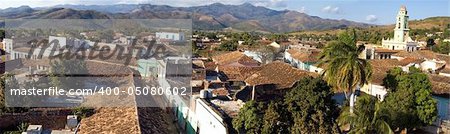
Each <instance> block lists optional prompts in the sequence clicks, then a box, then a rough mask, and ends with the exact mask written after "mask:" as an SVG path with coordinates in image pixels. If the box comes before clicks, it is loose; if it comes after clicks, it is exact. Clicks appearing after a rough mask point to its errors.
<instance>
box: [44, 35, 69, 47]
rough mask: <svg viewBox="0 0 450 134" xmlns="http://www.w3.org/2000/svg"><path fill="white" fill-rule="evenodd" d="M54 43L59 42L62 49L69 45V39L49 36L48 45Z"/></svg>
mask: <svg viewBox="0 0 450 134" xmlns="http://www.w3.org/2000/svg"><path fill="white" fill-rule="evenodd" d="M52 41H58V44H59V46H60V47H64V46H66V45H67V38H66V37H57V36H49V37H48V43H49V44H52ZM55 44H56V42H55ZM52 47H53V46H52Z"/></svg>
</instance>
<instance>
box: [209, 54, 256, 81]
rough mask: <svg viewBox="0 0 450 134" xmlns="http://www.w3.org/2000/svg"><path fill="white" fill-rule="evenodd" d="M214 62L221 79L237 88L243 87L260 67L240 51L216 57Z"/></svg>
mask: <svg viewBox="0 0 450 134" xmlns="http://www.w3.org/2000/svg"><path fill="white" fill-rule="evenodd" d="M212 60H213V61H214V62H215V63H216V65H217V70H216V71H217V73H218V74H219V77H222V78H223V79H225V80H226V81H227V82H229V84H230V85H231V86H235V87H239V86H243V85H244V83H243V81H244V80H245V79H246V78H247V77H248V76H249V75H251V74H252V73H253V72H254V71H256V70H258V69H259V66H260V63H259V62H258V61H256V60H254V59H252V58H250V57H248V56H246V55H245V54H243V53H242V52H239V51H234V52H230V53H225V54H222V55H218V56H214V57H213V58H212Z"/></svg>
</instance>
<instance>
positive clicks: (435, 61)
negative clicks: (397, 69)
mask: <svg viewBox="0 0 450 134" xmlns="http://www.w3.org/2000/svg"><path fill="white" fill-rule="evenodd" d="M392 57H393V58H395V59H399V60H404V59H407V58H410V59H416V60H422V62H421V63H418V64H419V67H418V68H420V69H421V70H422V71H428V72H437V71H439V70H442V69H444V68H445V65H446V64H448V63H449V62H450V56H447V55H443V54H438V53H434V52H433V51H430V50H420V51H414V52H405V51H400V52H398V53H396V54H394V55H393V56H392Z"/></svg>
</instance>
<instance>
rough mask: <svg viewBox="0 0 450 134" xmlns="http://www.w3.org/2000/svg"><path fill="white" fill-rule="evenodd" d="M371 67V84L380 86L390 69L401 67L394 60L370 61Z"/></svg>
mask: <svg viewBox="0 0 450 134" xmlns="http://www.w3.org/2000/svg"><path fill="white" fill-rule="evenodd" d="M369 62H370V64H371V65H372V79H371V83H372V84H377V85H382V84H383V79H384V78H385V77H386V74H387V71H389V70H390V69H392V68H395V67H398V66H401V63H400V62H399V61H398V60H396V59H383V60H380V59H375V60H370V61H369Z"/></svg>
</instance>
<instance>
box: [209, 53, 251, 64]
mask: <svg viewBox="0 0 450 134" xmlns="http://www.w3.org/2000/svg"><path fill="white" fill-rule="evenodd" d="M212 59H213V61H214V62H216V64H217V65H227V64H236V63H238V64H242V65H252V66H258V65H259V62H258V61H256V60H254V59H253V58H251V57H248V56H246V55H244V53H243V52H240V51H233V52H230V53H225V54H221V55H217V56H214V57H213V58H212Z"/></svg>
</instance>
